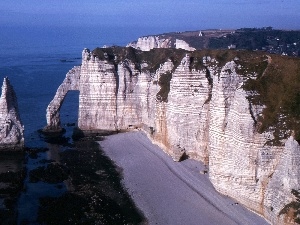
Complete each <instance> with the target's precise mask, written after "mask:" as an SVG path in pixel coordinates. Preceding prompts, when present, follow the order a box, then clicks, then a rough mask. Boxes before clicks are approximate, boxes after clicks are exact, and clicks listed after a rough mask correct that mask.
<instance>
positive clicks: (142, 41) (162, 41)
mask: <svg viewBox="0 0 300 225" xmlns="http://www.w3.org/2000/svg"><path fill="white" fill-rule="evenodd" d="M126 47H133V48H136V49H139V50H141V51H150V50H151V49H153V48H170V47H171V40H170V39H168V38H159V37H158V36H148V37H140V38H138V40H137V41H136V42H131V43H129V44H128V45H127V46H126Z"/></svg>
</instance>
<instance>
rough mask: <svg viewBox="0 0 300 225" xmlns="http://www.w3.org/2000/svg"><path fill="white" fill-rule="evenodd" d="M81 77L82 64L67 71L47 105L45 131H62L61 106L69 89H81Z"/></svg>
mask: <svg viewBox="0 0 300 225" xmlns="http://www.w3.org/2000/svg"><path fill="white" fill-rule="evenodd" d="M79 79H80V66H75V67H74V68H73V69H71V70H70V71H69V72H68V73H67V75H66V78H65V79H64V81H63V82H62V84H61V85H60V86H59V87H58V89H57V91H56V93H55V96H54V98H53V100H52V101H51V102H50V104H49V105H48V107H47V111H46V112H47V113H46V119H47V126H46V127H45V128H44V129H43V131H44V132H61V131H62V128H61V126H60V114H59V112H60V107H61V105H62V103H63V101H64V99H65V97H66V95H67V93H68V92H69V91H71V90H73V91H79Z"/></svg>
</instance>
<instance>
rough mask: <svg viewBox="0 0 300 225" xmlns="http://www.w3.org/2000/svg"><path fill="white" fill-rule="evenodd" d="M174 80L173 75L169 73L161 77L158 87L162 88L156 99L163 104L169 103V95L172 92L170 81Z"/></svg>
mask: <svg viewBox="0 0 300 225" xmlns="http://www.w3.org/2000/svg"><path fill="white" fill-rule="evenodd" d="M171 79H172V73H171V72H167V73H164V74H162V75H161V76H160V78H159V81H158V85H159V86H160V90H159V92H158V93H157V94H156V98H157V99H158V100H159V101H162V102H168V95H169V92H170V81H171Z"/></svg>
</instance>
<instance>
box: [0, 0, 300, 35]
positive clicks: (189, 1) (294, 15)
mask: <svg viewBox="0 0 300 225" xmlns="http://www.w3.org/2000/svg"><path fill="white" fill-rule="evenodd" d="M0 26H24V27H29V26H37V27H38V26H46V27H85V26H91V27H92V26H107V27H126V26H127V27H129V26H130V27H136V28H147V27H148V28H155V29H157V30H161V31H166V32H167V31H185V30H199V29H227V28H233V29H235V28H243V27H266V26H272V27H274V28H280V29H300V0H180V1H179V0H80V1H79V0H43V1H41V0H1V1H0Z"/></svg>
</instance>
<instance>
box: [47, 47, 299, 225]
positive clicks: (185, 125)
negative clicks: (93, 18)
mask: <svg viewBox="0 0 300 225" xmlns="http://www.w3.org/2000/svg"><path fill="white" fill-rule="evenodd" d="M82 56H83V57H82V58H83V59H82V65H81V67H76V68H75V69H74V70H73V72H71V73H70V72H69V73H68V74H67V77H66V79H65V80H64V81H63V83H62V85H61V86H60V87H59V89H58V91H57V93H56V95H55V97H54V99H53V100H52V102H51V103H50V105H49V106H48V108H47V124H48V127H47V129H50V130H51V129H53V130H54V131H55V130H59V129H60V125H59V109H60V106H61V104H62V100H63V98H64V96H65V94H66V92H67V91H68V90H79V92H80V94H79V118H78V127H79V128H80V129H81V130H83V131H88V132H97V131H100V130H127V129H132V128H140V129H143V130H144V131H145V132H146V133H148V136H149V137H150V138H151V139H152V140H153V141H154V142H155V143H157V144H158V145H159V146H161V147H162V149H163V150H164V151H166V152H167V153H168V154H170V155H171V156H172V157H173V159H174V160H176V161H179V160H180V159H182V158H183V157H190V158H193V159H196V160H201V161H203V162H204V163H205V164H206V165H207V167H208V169H209V177H210V180H211V182H212V184H213V185H214V187H215V188H216V189H217V190H218V191H219V192H221V193H223V194H225V195H228V196H230V197H233V198H235V199H236V200H238V201H239V202H240V203H242V204H243V205H245V206H246V207H248V208H249V209H251V210H253V211H255V212H257V213H259V214H261V215H262V216H264V217H265V218H266V219H268V220H270V221H271V222H272V223H273V224H294V222H295V221H297V218H299V208H297V207H298V205H299V197H297V196H298V194H299V192H298V191H299V189H300V185H299V178H300V174H299V173H300V172H299V171H300V163H299V162H300V146H299V144H298V142H297V140H299V130H300V129H299V127H298V125H297V124H298V123H299V120H298V119H299V118H298V117H297V115H298V114H297V113H294V112H298V110H300V100H299V99H300V97H299V94H298V92H297V91H295V93H294V94H295V95H292V94H290V92H289V91H286V89H284V90H283V89H282V90H280V88H279V87H281V86H282V85H281V84H284V83H286V84H289V85H294V86H293V87H298V86H295V85H296V83H297V82H294V83H293V82H290V81H289V80H288V79H289V78H290V77H292V76H294V75H295V74H296V75H295V76H296V78H295V79H296V80H297V79H299V78H298V77H297V76H298V75H297V73H296V72H295V71H297V68H299V65H300V60H299V59H295V58H294V59H289V58H281V57H280V56H272V58H271V57H270V56H266V55H264V54H263V53H259V52H252V53H250V52H246V51H229V50H228V51H194V52H186V51H183V50H170V49H169V50H168V49H156V50H155V51H154V50H152V51H150V52H142V51H138V50H134V49H132V48H118V47H115V48H107V49H96V50H94V51H93V52H89V50H87V49H85V50H84V51H83V55H82ZM297 66H298V67H297ZM292 68H294V69H295V70H293V69H292ZM285 70H286V71H288V75H287V74H286V72H285ZM281 73H283V74H284V75H282V74H281ZM281 79H282V80H281ZM71 84H72V85H71ZM260 85H261V86H260ZM276 85H277V86H276ZM71 86H72V88H70V87H71ZM272 88H275V90H277V92H279V91H283V92H284V93H286V95H288V96H287V97H286V98H285V96H284V95H280V94H279V95H276V94H277V92H272V91H271V90H272ZM282 88H283V87H282ZM290 90H293V88H290ZM296 90H299V89H296ZM260 96H263V97H260ZM295 96H296V97H295ZM279 98H281V99H279ZM274 102H275V103H274ZM277 103H278V104H281V105H280V106H278V105H277V106H278V107H277V108H276V105H272V104H277ZM293 113H294V114H293ZM295 118H296V119H295ZM297 210H298V211H297Z"/></svg>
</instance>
